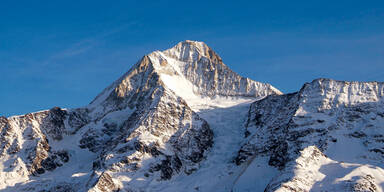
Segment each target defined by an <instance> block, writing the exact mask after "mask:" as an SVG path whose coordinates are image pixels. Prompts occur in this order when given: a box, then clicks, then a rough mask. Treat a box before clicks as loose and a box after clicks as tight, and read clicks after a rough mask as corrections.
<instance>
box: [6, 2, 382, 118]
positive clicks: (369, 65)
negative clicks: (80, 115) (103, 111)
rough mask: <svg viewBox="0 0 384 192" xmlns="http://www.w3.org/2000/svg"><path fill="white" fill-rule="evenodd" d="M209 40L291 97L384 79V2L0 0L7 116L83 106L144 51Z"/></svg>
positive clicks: (239, 68)
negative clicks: (316, 86)
mask: <svg viewBox="0 0 384 192" xmlns="http://www.w3.org/2000/svg"><path fill="white" fill-rule="evenodd" d="M186 39H190V40H199V41H204V42H206V43H207V44H208V45H209V46H210V47H212V48H213V49H214V50H215V51H216V52H218V53H219V55H221V57H222V58H223V60H224V63H226V64H227V65H228V66H229V67H230V68H232V69H233V70H234V71H236V72H238V73H239V74H241V75H243V76H246V77H250V78H251V79H254V80H257V81H262V82H268V83H271V84H272V85H274V86H275V87H277V88H278V89H280V90H282V91H283V92H286V93H287V92H293V91H297V90H299V89H300V87H301V86H302V85H303V84H304V83H305V82H308V81H311V80H312V79H315V78H319V77H326V78H333V79H338V80H358V81H375V80H376V81H384V1H382V0H380V1H374V0H369V1H353V0H352V1H273V0H271V1H264V2H261V1H241V0H237V1H199V0H196V1H180V0H179V1H144V0H143V1H73V0H68V1H38V0H35V1H8V0H4V1H1V2H0V66H1V68H0V115H4V116H10V115H16V114H24V113H27V112H33V111H37V110H42V109H49V108H51V107H54V106H59V107H67V108H73V107H80V106H84V105H86V104H88V103H89V102H90V101H91V100H92V99H93V98H94V97H95V96H96V95H97V94H98V93H99V92H100V91H101V90H102V89H103V88H105V87H106V86H108V85H109V84H110V83H111V82H113V81H114V80H115V79H117V78H118V77H120V76H121V75H122V74H123V73H124V72H125V71H127V70H128V69H129V68H130V67H131V66H132V65H133V64H134V63H136V61H137V60H138V59H139V58H140V57H142V56H143V55H145V54H147V53H150V52H152V51H154V50H163V49H166V48H169V47H171V46H173V45H174V44H176V43H177V42H179V41H182V40H186Z"/></svg>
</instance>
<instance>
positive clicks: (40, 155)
mask: <svg viewBox="0 0 384 192" xmlns="http://www.w3.org/2000/svg"><path fill="white" fill-rule="evenodd" d="M383 95H384V83H378V82H366V83H363V82H345V81H335V80H330V79H317V80H314V81H313V82H311V83H307V84H305V85H304V86H303V88H302V89H301V90H300V91H299V92H297V93H291V94H282V93H281V92H280V91H279V90H277V89H276V88H274V87H273V86H271V85H269V84H266V83H260V82H256V81H253V80H251V79H248V78H244V77H241V76H240V75H238V74H237V73H235V72H233V71H232V70H230V69H229V68H228V67H227V66H226V65H225V64H224V63H223V61H222V59H221V58H220V56H218V55H217V54H216V53H215V52H214V51H213V50H212V49H211V48H210V47H208V46H207V45H206V44H204V43H202V42H197V41H188V40H187V41H184V42H180V43H178V44H177V45H176V46H174V47H173V48H170V49H168V50H165V51H155V52H152V53H150V54H148V55H146V56H144V57H143V58H142V59H141V60H140V61H139V62H138V63H136V64H135V65H134V66H133V67H132V68H131V69H130V70H129V71H128V72H127V73H125V74H124V75H123V76H122V77H120V78H119V79H118V80H116V81H115V82H113V83H112V84H111V85H110V86H109V87H107V88H106V89H104V90H103V91H102V92H101V93H100V94H99V95H98V96H97V97H96V98H95V99H94V100H93V101H92V102H91V103H90V104H89V105H87V106H85V107H82V108H77V109H62V108H59V107H54V108H52V109H50V110H46V111H40V112H35V113H30V114H26V115H21V116H13V117H8V118H6V117H0V131H1V136H0V138H1V145H2V147H1V151H0V157H1V158H0V190H1V191H39V192H40V191H44V192H53V191H59V192H60V191H61V192H70V191H92V192H100V191H103V192H107V191H129V192H136V191H268V192H269V191H382V189H383V188H384V170H383V169H384V166H383V163H382V162H384V161H383V160H384V159H383V158H384V131H383V126H384V124H383V123H384V108H383V97H384V96H383Z"/></svg>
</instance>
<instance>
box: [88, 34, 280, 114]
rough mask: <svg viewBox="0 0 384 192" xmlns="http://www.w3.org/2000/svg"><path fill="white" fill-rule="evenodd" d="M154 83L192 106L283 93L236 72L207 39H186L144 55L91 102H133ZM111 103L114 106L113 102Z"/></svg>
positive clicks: (230, 102)
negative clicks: (206, 41)
mask: <svg viewBox="0 0 384 192" xmlns="http://www.w3.org/2000/svg"><path fill="white" fill-rule="evenodd" d="M154 87H162V88H164V89H166V90H169V91H172V92H173V93H175V94H176V95H177V96H179V97H181V98H183V99H184V100H186V102H187V103H188V105H189V106H191V107H193V106H196V105H200V104H201V103H216V104H215V105H217V106H223V105H225V106H228V105H232V104H234V103H237V102H233V100H239V99H242V100H244V98H245V100H254V99H257V98H262V97H265V96H267V95H270V94H282V93H281V92H280V91H279V90H277V89H276V88H274V87H273V86H271V85H270V84H267V83H261V82H256V81H253V80H251V79H249V78H245V77H241V76H240V75H239V74H237V73H235V72H233V71H232V70H231V69H229V68H228V67H227V66H226V65H225V64H224V63H223V62H222V60H221V58H220V56H218V55H217V54H216V53H215V52H214V51H213V50H212V49H211V48H209V47H208V46H207V45H206V44H205V43H203V42H197V41H189V40H187V41H183V42H180V43H178V44H177V45H175V46H174V47H172V48H170V49H167V50H165V51H154V52H152V53H150V54H148V55H146V56H144V57H143V58H142V59H141V60H140V61H139V62H138V63H137V64H136V65H135V66H133V68H132V69H131V70H130V71H128V72H127V73H126V74H124V75H123V76H122V77H121V78H120V79H118V80H117V81H116V82H114V83H113V84H112V85H111V86H109V87H108V88H107V89H105V90H104V91H103V92H102V93H101V94H100V95H99V96H98V97H97V98H96V99H95V100H94V101H93V102H92V103H91V107H93V108H94V107H97V106H98V105H99V104H100V103H104V104H103V105H104V106H105V105H106V104H105V103H110V104H107V105H109V107H106V106H105V108H114V107H113V106H114V105H115V104H116V101H118V103H123V104H124V103H125V104H126V103H129V102H130V103H132V102H131V101H129V100H131V99H132V96H133V95H134V94H133V93H135V92H137V91H138V90H140V91H143V90H144V89H146V90H149V89H151V88H154ZM134 98H136V97H134ZM106 100H108V101H106ZM223 102H224V103H225V104H223ZM111 103H112V105H113V106H110V105H111ZM119 107H120V108H121V107H123V106H121V105H120V106H119ZM105 108H104V109H103V111H105ZM193 108H194V107H193ZM195 109H197V108H195Z"/></svg>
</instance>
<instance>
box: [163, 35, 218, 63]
mask: <svg viewBox="0 0 384 192" xmlns="http://www.w3.org/2000/svg"><path fill="white" fill-rule="evenodd" d="M163 53H164V54H165V55H167V56H169V57H171V58H174V59H176V60H180V61H197V60H199V59H200V58H201V57H206V58H209V59H213V58H214V57H216V59H217V61H218V62H221V58H220V57H219V56H218V55H217V54H216V53H214V51H213V50H212V49H211V48H210V47H208V45H207V44H205V43H204V42H200V41H190V40H186V41H182V42H179V43H178V44H177V45H175V46H174V47H172V48H170V49H167V50H165V51H163Z"/></svg>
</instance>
